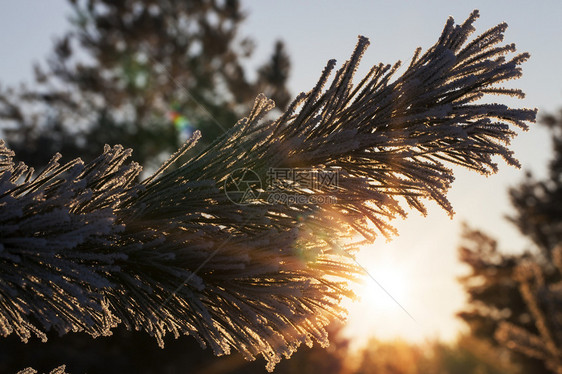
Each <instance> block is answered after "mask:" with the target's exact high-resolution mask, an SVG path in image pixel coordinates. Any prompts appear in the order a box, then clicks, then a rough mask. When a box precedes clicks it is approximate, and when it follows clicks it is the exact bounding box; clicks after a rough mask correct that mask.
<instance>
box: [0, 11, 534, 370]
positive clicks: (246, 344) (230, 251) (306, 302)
mask: <svg viewBox="0 0 562 374" xmlns="http://www.w3.org/2000/svg"><path fill="white" fill-rule="evenodd" d="M477 16H478V13H477V12H476V11H475V12H474V13H473V14H472V15H471V16H470V17H469V19H468V20H467V21H466V22H465V23H463V24H462V25H460V26H455V25H454V23H453V20H452V19H449V21H448V22H447V24H446V26H445V29H444V30H443V33H442V35H441V37H440V39H439V41H438V42H437V43H436V44H435V45H434V46H433V47H431V48H430V49H429V50H428V51H427V52H425V53H424V54H421V51H420V50H418V51H417V52H416V54H415V56H414V58H413V59H412V61H411V63H410V65H409V66H408V67H407V68H406V69H405V71H404V73H403V74H402V75H401V76H400V77H398V78H396V79H394V80H392V77H393V75H394V74H396V71H397V70H398V67H399V64H395V65H394V66H390V65H382V64H381V65H377V66H375V67H373V68H372V69H371V70H370V72H369V73H368V75H367V76H366V77H365V78H364V79H363V80H362V81H361V82H360V83H359V84H358V85H357V86H354V85H353V78H354V73H355V71H356V70H357V66H358V64H359V62H360V60H361V57H362V55H363V53H364V52H365V50H366V48H367V46H368V44H369V42H368V40H367V39H366V38H364V37H360V38H359V42H358V44H357V46H356V48H355V51H354V52H353V54H352V56H351V58H350V60H348V61H347V62H346V63H345V64H344V65H343V67H342V68H341V69H340V70H338V71H337V72H336V73H335V77H334V78H333V80H332V83H331V84H330V85H328V78H329V75H330V74H331V73H332V71H333V69H334V67H335V61H333V60H332V61H330V62H329V63H328V65H327V66H326V68H325V70H324V72H323V73H322V76H321V78H320V80H319V82H318V84H317V85H316V86H315V87H314V88H313V89H312V90H311V91H310V92H308V93H303V94H300V95H299V96H298V97H297V99H296V100H295V101H293V103H292V104H290V105H289V108H288V109H287V111H286V112H285V113H284V114H283V115H281V116H280V117H279V118H278V119H277V120H275V121H268V120H266V119H264V118H265V116H266V114H267V112H268V111H269V110H271V109H272V108H273V106H274V104H273V102H272V101H270V100H268V99H267V98H266V97H265V96H263V95H260V96H258V98H257V99H256V101H255V104H254V108H253V109H252V111H251V113H250V114H249V116H248V117H247V118H244V119H242V120H240V121H239V122H238V123H237V125H236V126H234V127H233V128H232V129H231V130H230V131H229V132H228V133H226V134H224V135H223V136H222V137H221V138H219V139H217V140H216V141H215V142H214V143H213V144H211V145H210V146H208V147H207V148H206V149H204V150H202V151H200V152H199V153H198V154H196V155H194V156H193V157H191V159H190V160H189V161H188V162H186V163H184V164H183V165H181V166H180V167H178V168H176V169H175V170H173V171H172V170H170V169H169V166H170V165H171V164H173V163H175V162H177V160H178V159H179V157H180V156H181V154H182V153H183V152H184V151H186V150H187V149H188V148H190V147H191V146H192V145H193V144H194V142H195V139H192V140H190V141H189V142H188V144H186V146H185V147H184V148H183V149H182V150H180V151H179V152H178V153H177V154H176V155H174V156H173V157H172V158H171V160H170V161H169V162H167V163H166V164H165V165H164V166H163V167H162V168H161V170H159V171H158V172H157V174H155V175H154V176H153V177H150V178H148V179H146V180H145V181H143V182H141V183H137V182H136V177H137V176H138V174H139V173H140V167H139V166H138V165H136V164H134V163H131V164H127V163H126V162H125V161H126V158H127V156H128V155H129V153H130V152H129V151H125V150H123V149H122V148H120V147H118V146H117V147H114V148H109V147H106V149H105V150H104V153H103V155H101V156H100V157H99V158H98V159H97V160H95V161H94V162H92V163H90V164H84V163H83V162H82V161H80V160H76V161H74V162H71V163H69V164H66V165H59V164H58V163H57V158H56V157H55V159H53V160H52V161H51V163H50V164H49V165H48V167H47V169H45V170H44V171H43V172H41V173H40V174H39V175H37V176H34V173H33V172H30V171H27V169H26V167H25V165H15V164H14V163H13V161H12V157H13V154H11V153H10V151H8V150H7V149H6V148H5V146H4V144H2V145H1V146H0V147H1V150H0V152H1V154H0V156H1V159H0V160H1V161H0V173H1V174H0V178H1V179H0V193H1V195H0V205H1V206H2V207H3V209H2V211H1V212H0V226H1V227H2V229H1V231H0V232H1V234H0V235H1V236H0V243H1V246H0V273H1V274H2V276H1V277H0V293H1V295H2V298H1V300H0V303H1V304H0V332H1V334H2V335H3V336H6V335H9V334H11V333H12V332H15V333H17V334H18V335H19V336H20V337H21V338H22V340H23V341H26V340H27V339H28V338H29V337H30V336H31V335H32V334H35V335H37V336H39V337H41V338H43V339H45V334H44V332H45V331H46V330H49V329H55V330H57V331H58V332H59V333H61V334H64V333H67V332H70V331H85V332H88V333H90V334H91V335H93V336H98V335H109V334H111V328H112V327H113V326H115V325H116V324H118V323H123V324H125V326H127V327H128V328H131V329H133V328H134V329H137V330H144V331H146V332H147V333H149V334H151V335H152V336H154V337H155V338H156V339H157V340H158V341H159V343H160V344H161V345H163V337H164V336H165V334H166V333H172V334H173V335H175V336H179V335H180V334H190V335H192V336H194V337H195V338H196V339H198V340H199V341H200V343H201V344H202V345H209V346H211V347H212V349H213V350H214V352H215V353H216V354H227V353H229V352H230V349H231V348H235V349H236V350H238V351H240V352H241V353H243V354H244V355H245V356H246V357H247V358H248V359H253V358H254V357H255V356H256V355H259V354H261V355H263V356H264V357H265V358H266V360H267V361H268V366H267V367H268V369H270V370H272V369H273V367H274V365H275V363H277V362H278V361H279V360H280V359H281V358H282V357H283V356H285V357H289V356H290V355H291V354H292V352H294V351H295V350H296V349H297V347H298V346H299V345H300V344H301V343H302V342H305V343H306V344H312V342H313V341H314V340H316V341H318V342H320V343H321V344H327V340H326V331H325V329H324V327H325V326H326V324H327V323H328V322H329V321H330V319H333V318H334V317H335V318H342V317H343V316H344V314H345V310H343V308H342V307H341V306H340V301H341V299H342V298H343V297H353V293H352V292H351V290H350V289H349V282H352V281H354V280H355V279H356V278H357V277H358V276H359V275H360V268H359V267H357V266H356V265H355V264H354V261H353V254H354V253H355V251H356V249H357V245H356V244H345V243H351V240H350V239H351V238H352V237H353V236H354V235H356V234H357V233H359V234H361V235H363V236H364V237H365V239H366V240H372V239H374V238H375V236H376V235H377V234H378V233H382V234H384V235H386V236H389V235H391V234H392V233H393V232H394V229H393V228H392V227H391V226H390V225H389V223H388V222H389V220H390V219H392V218H394V217H396V216H402V217H404V216H406V212H407V208H413V209H416V210H419V211H421V212H423V213H425V212H426V210H425V207H424V200H433V201H435V202H437V203H438V204H439V205H441V206H442V207H443V208H444V209H445V210H447V211H448V212H449V213H450V214H452V213H453V210H452V207H451V205H450V203H449V202H448V200H447V198H446V192H447V190H448V188H449V186H450V183H451V182H452V181H453V173H452V170H451V169H450V168H449V167H447V166H446V163H448V164H454V165H462V166H466V167H468V168H470V169H473V170H476V171H479V172H481V173H484V174H490V173H493V172H495V171H496V170H497V165H496V164H495V162H494V160H493V156H495V155H499V156H501V157H503V158H504V159H505V160H506V161H507V163H509V164H511V165H515V166H518V163H517V161H516V160H515V159H514V158H513V155H512V152H511V151H510V150H509V149H508V148H507V145H508V144H509V141H510V139H511V138H512V137H513V136H514V135H515V132H514V130H513V126H515V127H520V128H523V129H526V122H532V121H534V118H535V112H536V111H535V110H529V109H513V108H508V107H507V106H504V105H500V104H483V103H479V102H478V99H480V98H482V97H484V96H485V95H486V94H502V95H511V96H516V97H521V96H522V95H523V94H522V92H521V91H519V90H512V89H504V88H501V87H498V84H499V83H501V82H503V81H505V80H510V79H514V78H518V77H520V76H521V69H520V67H519V65H520V64H521V63H522V62H523V61H525V60H526V59H527V58H528V55H527V54H521V55H517V56H515V57H513V58H511V59H506V58H505V57H504V56H505V55H506V54H508V53H511V52H513V51H514V50H515V48H514V46H513V45H508V46H503V47H502V46H500V47H498V46H497V45H498V43H500V42H501V41H502V39H503V32H504V31H505V28H506V26H505V24H502V25H499V26H497V27H495V28H493V29H491V30H488V31H487V32H486V33H484V34H482V35H481V36H480V37H477V38H475V39H474V40H472V41H470V42H468V39H469V36H470V34H471V33H472V32H473V31H474V28H473V26H472V24H473V22H474V21H475V19H476V18H477ZM325 86H327V88H324V87H325ZM296 168H300V169H304V170H308V171H311V172H313V173H331V175H337V185H336V186H334V188H332V189H329V190H326V188H324V187H325V186H308V185H305V184H303V183H299V182H298V181H294V180H293V179H291V178H285V179H283V178H278V179H279V180H277V181H276V182H279V185H278V186H276V188H277V190H276V191H277V192H279V193H281V194H288V195H298V196H302V197H304V201H305V202H304V203H302V204H300V203H299V204H282V203H277V202H275V201H272V200H271V199H270V197H271V195H269V194H268V192H269V191H267V190H266V191H264V190H263V189H261V190H259V189H258V190H257V192H261V193H260V194H259V196H254V197H253V198H252V199H251V200H249V201H245V204H236V203H234V202H233V201H232V200H231V199H230V198H229V195H228V192H229V188H231V187H232V184H231V182H232V176H233V175H236V173H237V172H239V171H240V170H243V171H251V172H252V173H255V175H256V176H257V177H258V179H259V180H261V181H262V182H265V181H266V180H267V179H268V173H270V172H271V170H272V169H275V170H279V169H283V170H295V169H296ZM262 187H263V186H262ZM319 197H322V198H326V199H327V198H333V199H332V201H333V203H331V204H320V203H314V202H313V201H314V199H313V198H315V199H318V198H319Z"/></svg>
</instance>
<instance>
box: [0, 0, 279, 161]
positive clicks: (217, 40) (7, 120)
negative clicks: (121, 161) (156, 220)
mask: <svg viewBox="0 0 562 374" xmlns="http://www.w3.org/2000/svg"><path fill="white" fill-rule="evenodd" d="M69 2H70V5H71V9H72V15H71V17H70V20H71V23H72V28H71V29H70V31H69V32H67V33H66V35H63V36H62V37H60V38H59V39H58V40H57V41H56V43H55V46H54V48H53V52H52V55H51V56H50V58H49V59H48V60H47V62H46V64H40V65H36V66H35V79H36V85H34V86H33V87H30V88H22V89H18V90H15V89H13V88H8V89H4V90H2V91H0V118H3V119H4V121H3V122H4V123H3V126H2V130H3V132H4V138H5V140H6V141H7V142H8V144H9V146H10V148H11V149H13V150H14V151H15V152H16V153H17V154H18V158H19V159H21V160H22V161H25V162H26V163H28V164H29V165H31V166H42V165H44V164H45V163H46V161H48V160H49V159H50V157H51V156H52V155H53V154H54V153H55V152H61V153H62V154H63V156H64V157H65V158H67V159H72V158H76V157H82V158H83V159H85V160H90V159H92V158H94V157H95V156H97V155H98V154H99V153H100V152H101V150H102V149H103V145H104V144H110V145H113V144H116V143H120V144H123V145H124V146H125V147H130V148H133V149H134V150H135V151H134V155H133V157H134V158H135V160H136V161H138V162H140V163H141V164H142V165H145V166H146V165H147V164H149V163H150V162H151V160H154V161H157V160H156V159H157V158H159V157H160V158H162V157H163V156H166V155H167V154H169V153H170V152H172V151H174V150H176V149H177V148H178V146H179V143H181V141H182V138H185V137H186V136H189V134H190V133H191V132H192V131H193V130H194V129H200V130H201V132H202V134H203V141H204V142H210V141H212V140H213V139H215V138H216V137H217V136H219V135H221V134H222V133H223V132H224V130H226V129H227V128H228V127H230V126H232V125H233V124H234V123H235V122H236V121H237V120H238V119H239V118H241V117H242V114H244V113H246V112H247V111H248V108H249V107H251V103H252V102H253V100H254V98H255V97H256V95H257V94H258V93H260V92H264V93H266V94H267V95H268V96H269V97H270V98H272V99H274V100H275V102H276V104H277V106H278V107H279V108H282V109H284V108H285V106H286V105H287V103H288V101H289V98H290V96H289V93H288V90H287V87H286V83H287V79H288V76H289V70H290V62H289V57H288V55H287V53H286V50H285V47H284V44H283V42H281V41H278V42H277V43H276V44H275V46H274V51H273V54H272V56H271V59H270V61H267V62H265V64H264V65H263V66H262V67H261V68H259V69H258V71H257V72H256V73H255V74H249V73H248V69H247V68H246V67H245V65H244V61H245V60H247V59H248V58H249V57H250V56H251V55H252V50H253V47H254V43H253V41H252V40H251V39H250V38H245V37H241V36H240V35H239V33H238V31H239V26H240V25H241V23H243V21H244V19H245V14H244V12H243V11H242V10H241V6H240V3H239V1H237V0H223V1H221V0H193V1H181V0H164V1H155V0H125V1H113V0H87V1H86V0H84V1H80V0H69ZM250 76H253V79H251V78H250ZM174 125H175V126H174Z"/></svg>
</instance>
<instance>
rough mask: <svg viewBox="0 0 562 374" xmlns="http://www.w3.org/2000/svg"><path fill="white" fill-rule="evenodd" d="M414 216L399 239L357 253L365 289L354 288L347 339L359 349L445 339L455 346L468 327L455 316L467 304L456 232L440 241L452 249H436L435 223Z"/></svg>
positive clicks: (349, 306) (436, 225)
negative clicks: (374, 342)
mask: <svg viewBox="0 0 562 374" xmlns="http://www.w3.org/2000/svg"><path fill="white" fill-rule="evenodd" d="M422 218H423V217H420V218H416V217H411V218H410V220H409V222H407V223H405V224H404V225H402V226H401V227H400V228H401V233H402V234H401V235H400V236H399V237H397V238H395V239H394V240H392V241H390V242H387V241H385V240H384V239H383V240H379V241H375V243H373V244H370V245H366V246H364V247H363V248H361V249H360V251H359V253H358V254H357V258H356V260H357V263H358V264H359V265H360V266H361V267H363V268H364V270H365V271H364V273H365V274H364V276H363V279H362V283H361V284H357V285H356V286H355V287H354V288H353V289H354V291H355V293H356V294H357V296H358V297H359V300H358V301H355V302H352V301H349V302H348V303H347V304H346V307H347V309H348V311H349V314H348V319H347V324H346V327H345V328H344V335H345V336H347V337H349V338H350V339H351V345H352V347H355V348H361V347H362V346H364V345H365V344H366V343H367V342H368V340H369V339H370V338H372V337H375V338H377V339H379V340H396V339H400V340H405V341H408V342H411V343H423V342H424V341H426V340H432V339H436V338H438V339H441V340H443V341H453V340H454V339H455V338H456V336H457V334H458V332H459V331H461V330H462V329H463V328H464V325H462V323H461V322H460V321H459V320H458V319H457V318H456V317H455V313H456V312H457V311H458V310H459V308H460V307H462V306H463V304H464V303H465V295H464V293H463V291H462V288H461V287H460V285H459V284H458V282H457V281H456V279H457V277H458V276H459V275H461V274H462V271H463V270H464V269H460V268H458V267H457V266H455V265H454V264H455V261H456V260H455V259H456V253H455V251H454V249H455V238H456V235H457V233H456V232H454V231H451V232H445V233H443V234H440V235H439V236H438V237H437V239H438V240H439V241H440V242H443V243H449V242H450V244H449V248H451V249H447V246H444V250H441V249H440V247H443V243H440V246H437V245H436V236H435V232H434V230H433V231H432V228H434V227H442V226H443V223H442V222H440V221H439V220H437V219H433V220H430V219H422Z"/></svg>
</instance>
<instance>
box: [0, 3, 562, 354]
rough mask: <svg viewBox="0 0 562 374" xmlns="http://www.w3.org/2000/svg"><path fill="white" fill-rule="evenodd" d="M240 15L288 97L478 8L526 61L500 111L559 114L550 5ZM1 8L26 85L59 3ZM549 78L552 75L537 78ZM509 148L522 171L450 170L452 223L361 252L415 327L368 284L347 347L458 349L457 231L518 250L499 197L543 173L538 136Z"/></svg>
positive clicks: (337, 8) (556, 27) (387, 57)
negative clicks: (281, 70)
mask: <svg viewBox="0 0 562 374" xmlns="http://www.w3.org/2000/svg"><path fill="white" fill-rule="evenodd" d="M38 4H41V5H38ZM242 4H243V6H244V8H245V9H246V10H247V11H248V18H247V21H246V23H245V24H244V25H243V27H242V30H241V34H242V35H248V36H251V37H252V38H253V39H255V40H256V42H257V49H256V53H255V56H254V57H253V59H252V62H251V63H250V65H251V66H254V64H255V65H256V66H257V65H259V64H260V63H262V62H263V61H264V60H265V59H267V58H268V56H269V54H270V52H271V50H272V48H273V42H274V40H275V39H277V38H281V39H282V40H283V41H284V42H285V43H286V46H287V47H288V51H289V55H290V57H291V61H292V71H291V79H290V84H289V86H290V89H291V90H292V94H293V95H296V94H297V93H298V92H300V91H307V90H309V89H310V88H312V86H313V85H314V84H315V83H316V79H317V78H318V76H319V75H320V73H321V70H322V68H323V66H324V64H325V63H326V61H327V60H328V59H330V58H334V57H335V58H337V60H338V65H341V63H343V62H344V61H345V60H346V59H347V58H348V57H349V55H350V53H351V51H352V50H353V47H354V45H355V42H356V37H357V35H359V34H362V35H365V36H367V37H369V38H370V40H371V47H370V48H369V50H368V51H367V53H366V55H365V56H364V59H363V63H362V70H361V71H360V72H359V77H360V76H361V74H362V73H364V72H365V71H367V70H368V68H369V67H370V66H372V65H373V64H376V63H379V62H385V63H393V62H395V61H396V60H398V59H401V60H402V61H403V62H407V61H408V60H409V59H410V58H411V56H412V54H413V52H414V50H415V48H416V47H417V46H422V47H423V48H424V49H425V48H428V47H430V46H431V45H432V44H433V43H434V42H435V41H436V40H437V39H438V37H439V35H440V33H441V30H442V28H443V25H444V24H445V22H446V20H447V17H448V16H449V15H452V16H454V18H455V21H456V22H457V23H461V22H463V21H464V20H465V19H466V18H467V17H468V15H469V14H470V12H471V11H472V10H473V9H480V14H481V17H480V19H479V20H478V21H477V22H476V28H477V31H476V34H480V33H482V32H484V31H486V30H487V29H488V28H490V27H492V26H494V25H496V24H498V23H501V22H503V21H506V22H507V23H508V24H509V25H510V27H509V29H508V30H507V33H506V40H505V43H516V45H517V47H518V51H519V52H524V51H529V52H530V53H531V60H530V61H529V62H527V63H525V64H524V65H523V73H524V74H523V77H522V78H521V79H519V80H518V81H516V82H513V83H510V84H509V85H510V86H514V87H519V88H522V89H523V90H524V91H525V92H526V94H527V97H526V98H525V99H523V100H517V101H515V100H511V99H510V100H508V99H507V98H503V97H498V98H497V101H498V102H502V103H506V104H509V105H512V106H520V107H529V108H533V107H537V108H539V110H540V111H539V117H540V113H541V112H542V111H543V110H544V111H546V112H554V111H557V110H558V108H559V107H561V106H562V75H560V74H555V72H556V71H557V70H556V69H557V68H558V64H559V61H561V58H562V51H561V50H560V49H559V48H558V46H559V45H560V41H562V24H561V23H560V22H559V20H560V18H562V17H561V16H562V3H559V2H555V1H545V2H540V3H538V4H537V3H534V4H533V3H531V2H526V1H525V2H524V1H496V2H493V3H491V2H484V1H473V2H471V3H470V4H469V5H467V4H465V3H456V2H455V3H453V2H448V1H430V2H427V3H423V4H422V3H419V4H415V5H411V6H409V7H408V8H407V9H405V10H404V9H402V6H400V5H399V4H398V3H391V2H377V3H374V2H365V1H357V2H350V3H345V5H343V4H344V3H343V2H338V1H335V0H330V1H325V2H323V3H321V5H320V3H316V2H306V3H304V4H303V3H300V2H296V1H295V0H291V1H286V2H273V1H255V0H252V1H242ZM42 6H43V7H44V8H42ZM4 7H5V11H4V12H2V13H1V14H0V20H1V22H0V27H1V28H3V31H4V32H2V33H0V35H2V37H1V38H0V48H3V49H4V50H9V51H13V53H11V54H10V55H9V56H7V57H5V58H4V59H3V60H2V61H0V74H1V75H0V82H3V83H11V84H13V83H16V82H20V81H27V82H31V76H32V65H31V63H32V62H33V61H44V59H45V57H46V56H47V52H48V51H49V50H50V49H51V46H52V36H54V35H60V34H61V33H62V32H63V31H64V30H65V29H67V28H68V26H67V25H68V24H67V22H66V20H65V17H66V14H67V13H68V11H65V9H66V6H65V4H64V2H63V1H62V0H58V1H53V2H49V3H48V4H47V3H43V2H42V3H39V2H37V1H30V0H28V1H24V2H17V3H16V2H14V3H9V4H5V5H4ZM7 36H9V37H7ZM538 40H540V41H541V42H540V43H539V42H537V41H538ZM21 41H25V42H24V43H22V42H21ZM546 72H552V74H550V75H548V76H546V75H545V74H546ZM512 148H513V149H514V150H515V155H516V157H517V158H518V159H519V160H520V161H521V163H522V165H523V170H517V169H515V168H513V167H509V166H508V165H506V164H505V163H504V162H503V161H502V160H498V164H499V168H500V171H499V173H498V174H496V175H494V176H491V177H488V178H486V177H484V176H482V175H478V174H476V173H474V172H468V171H466V170H461V169H459V168H455V171H456V177H457V180H456V181H455V182H454V184H453V187H452V189H451V191H450V193H449V195H448V196H449V199H450V201H451V203H452V205H453V207H454V209H455V211H456V212H457V213H456V215H455V217H454V218H453V219H450V218H449V217H448V216H447V215H446V213H445V212H444V211H442V210H440V209H439V208H437V207H435V206H434V205H430V207H431V208H430V209H429V214H428V217H425V218H424V217H421V216H420V215H419V214H418V213H415V212H412V213H411V215H410V217H408V218H407V219H406V221H404V222H400V221H396V222H395V224H396V226H397V227H398V229H399V233H400V236H399V237H398V238H395V239H394V241H392V242H390V243H387V242H386V241H385V240H384V238H382V237H380V238H379V239H378V240H377V242H376V243H375V244H373V245H371V246H368V247H366V248H363V250H362V252H361V253H360V255H359V257H358V261H359V262H360V263H361V264H362V265H363V266H364V267H365V268H367V269H368V270H369V272H370V273H371V274H372V275H373V277H374V278H375V279H377V281H379V282H380V283H381V284H382V285H383V286H384V287H385V289H387V291H388V292H389V293H391V294H392V295H393V296H394V297H395V298H396V299H397V300H398V301H399V302H400V304H401V305H402V306H403V307H404V308H405V309H406V310H407V311H408V312H409V313H410V314H412V316H413V317H414V318H415V320H416V322H414V321H412V320H411V319H410V317H409V316H408V315H407V314H406V313H405V312H404V311H403V310H401V309H400V307H399V306H398V305H396V303H394V302H393V301H392V300H391V299H390V298H389V297H388V295H386V294H385V293H384V292H383V291H381V290H380V288H379V287H378V286H377V285H376V284H375V283H374V282H373V281H371V280H369V279H368V278H366V280H365V282H366V284H365V286H364V287H363V288H364V291H362V292H361V293H362V297H363V299H364V300H363V302H357V303H354V304H352V305H350V316H349V320H350V322H349V326H348V327H347V328H346V334H348V336H352V337H354V338H357V339H356V340H357V342H356V343H354V344H360V343H361V342H365V341H366V339H367V337H368V336H369V335H370V334H372V335H375V336H377V337H379V338H382V339H394V338H401V339H405V340H408V341H412V342H421V341H424V340H425V339H432V338H435V337H439V338H441V339H443V340H446V341H450V340H453V339H454V338H455V336H456V335H457V333H458V331H459V330H460V329H462V326H463V325H462V323H461V322H460V321H459V320H457V319H456V318H455V317H454V314H455V312H456V311H457V310H458V309H459V308H461V307H462V305H463V303H464V293H463V291H462V289H461V288H460V285H459V284H458V282H457V281H456V277H458V276H460V275H462V274H463V273H464V272H466V269H465V268H463V266H462V265H461V264H460V263H459V262H458V260H457V246H458V243H459V241H460V229H461V222H463V221H466V222H467V223H468V224H469V225H471V226H473V227H476V228H479V229H483V230H484V231H485V232H488V233H490V234H492V235H493V236H494V237H495V238H497V239H498V240H499V243H500V248H502V249H505V250H513V251H520V250H522V249H524V248H526V247H528V245H529V244H528V242H527V241H526V240H525V239H523V238H522V237H521V236H520V235H519V234H518V232H517V231H516V230H515V229H514V228H513V227H511V225H510V224H509V223H507V221H506V220H505V219H504V218H503V216H504V215H505V214H508V213H509V212H510V210H511V209H510V206H509V201H508V196H507V187H509V186H512V185H515V184H517V183H518V182H519V181H521V180H522V178H523V175H524V170H533V172H534V173H535V174H536V175H538V176H541V175H543V174H544V171H545V165H546V164H545V162H546V160H548V158H549V157H550V153H551V152H550V142H549V139H548V137H547V136H546V132H545V131H544V130H542V129H539V128H532V129H531V130H530V131H529V132H528V133H521V132H520V135H519V136H518V138H516V139H515V141H514V142H513V147H512ZM377 301H380V303H377Z"/></svg>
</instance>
